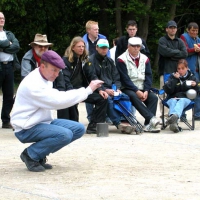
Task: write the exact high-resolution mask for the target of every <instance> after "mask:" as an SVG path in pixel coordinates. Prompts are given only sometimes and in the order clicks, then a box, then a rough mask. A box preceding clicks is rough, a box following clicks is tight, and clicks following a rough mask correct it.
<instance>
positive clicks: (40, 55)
mask: <svg viewBox="0 0 200 200" xmlns="http://www.w3.org/2000/svg"><path fill="white" fill-rule="evenodd" d="M35 53H36V54H37V55H38V56H39V57H40V58H41V57H42V54H43V53H44V52H43V51H42V52H40V51H38V50H36V49H35Z"/></svg>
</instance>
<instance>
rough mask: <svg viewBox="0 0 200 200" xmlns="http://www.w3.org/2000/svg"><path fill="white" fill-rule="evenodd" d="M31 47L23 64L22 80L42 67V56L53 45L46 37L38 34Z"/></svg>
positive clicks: (23, 59) (24, 57)
mask: <svg viewBox="0 0 200 200" xmlns="http://www.w3.org/2000/svg"><path fill="white" fill-rule="evenodd" d="M29 45H30V46H31V47H32V48H31V49H30V50H29V51H28V52H26V53H25V55H24V56H23V58H22V62H21V78H22V79H23V78H24V77H25V76H27V75H28V74H29V73H30V72H31V71H33V70H34V69H35V68H36V67H38V66H39V65H40V60H41V56H42V54H43V53H44V52H46V51H47V50H48V49H49V47H51V46H52V45H53V44H52V43H49V42H48V40H47V36H46V35H42V34H39V33H37V34H36V35H35V38H34V41H33V42H31V43H30V44H29Z"/></svg>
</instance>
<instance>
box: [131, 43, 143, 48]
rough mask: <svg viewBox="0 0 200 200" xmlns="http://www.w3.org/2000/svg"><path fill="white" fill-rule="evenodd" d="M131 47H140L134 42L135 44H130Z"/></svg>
mask: <svg viewBox="0 0 200 200" xmlns="http://www.w3.org/2000/svg"><path fill="white" fill-rule="evenodd" d="M130 45H131V46H132V47H137V48H140V47H141V46H140V45H139V44H136V45H133V44H130Z"/></svg>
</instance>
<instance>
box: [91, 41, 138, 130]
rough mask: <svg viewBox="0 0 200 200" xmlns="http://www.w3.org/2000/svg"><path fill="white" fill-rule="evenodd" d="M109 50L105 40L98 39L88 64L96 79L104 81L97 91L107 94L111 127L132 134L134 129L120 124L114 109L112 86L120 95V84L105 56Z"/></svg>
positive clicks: (127, 124)
mask: <svg viewBox="0 0 200 200" xmlns="http://www.w3.org/2000/svg"><path fill="white" fill-rule="evenodd" d="M108 50H109V43H108V40H107V39H99V41H98V42H97V46H96V53H94V54H92V55H91V56H90V58H89V64H91V66H92V67H94V68H95V73H96V75H97V77H98V78H99V79H100V80H102V81H104V83H103V85H102V87H101V88H98V91H101V90H102V91H105V92H106V93H107V94H108V108H107V115H108V117H109V118H110V120H111V121H112V123H113V125H115V126H116V127H117V128H119V129H120V130H121V131H122V132H123V133H132V131H133V130H134V127H133V126H131V125H130V124H129V123H128V122H121V116H122V114H121V113H120V112H118V111H117V110H115V109H114V106H113V96H114V92H115V91H114V90H113V89H112V84H115V85H116V86H117V92H119V93H121V90H120V88H121V82H120V76H119V72H118V70H117V68H116V66H115V64H114V62H113V60H112V59H111V58H109V57H108V56H107V52H108Z"/></svg>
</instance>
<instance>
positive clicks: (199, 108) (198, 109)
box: [194, 72, 200, 117]
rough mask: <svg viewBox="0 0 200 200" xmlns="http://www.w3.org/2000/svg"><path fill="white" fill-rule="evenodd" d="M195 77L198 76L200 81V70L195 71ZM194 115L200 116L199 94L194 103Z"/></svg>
mask: <svg viewBox="0 0 200 200" xmlns="http://www.w3.org/2000/svg"><path fill="white" fill-rule="evenodd" d="M194 75H195V77H196V78H197V82H198V81H200V76H199V73H198V72H194ZM194 116H195V117H200V95H197V97H196V99H195V104H194Z"/></svg>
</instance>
